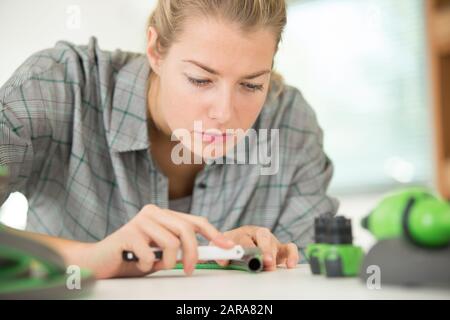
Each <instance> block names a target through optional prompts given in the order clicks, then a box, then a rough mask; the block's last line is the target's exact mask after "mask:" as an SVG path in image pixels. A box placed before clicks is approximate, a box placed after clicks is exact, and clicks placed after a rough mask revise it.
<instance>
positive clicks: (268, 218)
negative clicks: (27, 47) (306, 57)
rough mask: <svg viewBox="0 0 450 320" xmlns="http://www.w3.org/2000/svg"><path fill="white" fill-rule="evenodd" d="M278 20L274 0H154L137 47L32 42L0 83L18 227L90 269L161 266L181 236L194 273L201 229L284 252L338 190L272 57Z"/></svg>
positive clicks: (215, 237) (272, 260)
mask: <svg viewBox="0 0 450 320" xmlns="http://www.w3.org/2000/svg"><path fill="white" fill-rule="evenodd" d="M285 24H286V8H285V1H284V0H264V1H261V0H227V1H218V0H217V1H213V0H195V1H192V0H160V1H159V2H158V4H157V7H156V9H155V11H154V12H153V13H152V15H151V17H150V19H149V25H148V33H147V40H148V45H147V50H146V55H142V54H135V53H129V52H122V51H119V50H117V51H115V52H106V51H102V50H100V49H99V47H98V45H97V41H96V39H95V38H92V39H91V40H90V42H89V44H88V45H87V46H75V45H73V44H70V43H68V42H58V43H57V44H56V46H55V47H54V48H52V49H48V50H43V51H41V52H38V53H35V54H33V55H32V56H31V57H30V58H29V59H27V61H26V62H25V63H24V64H23V65H22V66H20V67H19V69H18V70H17V71H16V72H15V73H14V74H13V76H12V77H11V79H9V80H8V82H7V83H6V84H4V86H3V87H2V88H1V90H0V130H1V131H0V134H1V137H0V150H1V153H0V165H4V166H7V167H8V168H9V172H10V184H9V187H8V192H7V193H6V194H5V195H2V197H1V198H0V203H3V201H4V200H5V199H6V198H7V196H8V194H9V193H10V192H13V191H16V190H17V191H21V192H22V193H24V194H25V196H26V197H27V198H28V200H29V212H28V220H27V231H20V232H24V233H26V234H28V235H30V236H32V237H35V238H37V239H39V240H41V241H44V242H46V243H47V244H49V245H51V246H52V247H54V248H55V249H56V250H58V251H59V252H61V254H62V255H63V257H64V258H65V260H66V262H67V263H68V264H76V265H79V266H82V267H87V268H90V269H92V270H93V271H94V273H95V275H96V276H97V277H98V278H109V277H118V276H137V275H144V274H148V273H151V272H155V271H158V270H161V269H168V268H172V267H173V266H174V265H175V263H176V253H177V250H178V249H182V250H183V264H184V270H185V273H186V274H191V273H192V272H193V270H194V268H195V264H196V263H197V251H196V247H197V246H198V245H199V244H201V243H202V242H204V241H209V242H210V243H211V244H213V245H216V246H219V247H222V248H230V247H231V246H233V245H234V244H241V245H243V246H258V247H260V248H261V250H262V251H263V253H264V267H265V270H274V269H276V266H277V265H279V264H284V265H286V266H287V267H288V268H293V267H295V266H296V264H297V263H298V261H299V259H300V258H302V259H304V257H303V256H302V254H301V253H302V252H303V251H302V250H303V248H304V247H305V246H306V245H307V244H308V243H310V242H311V241H312V233H313V231H312V224H313V219H314V217H316V216H318V215H321V214H324V213H335V212H336V210H337V201H336V200H335V199H333V198H330V197H328V196H327V195H326V189H327V186H328V184H329V181H330V179H331V176H332V172H333V167H332V164H331V162H330V160H329V159H328V158H327V156H326V155H325V153H324V151H323V147H322V131H321V129H320V128H319V126H318V124H317V121H316V117H315V114H314V112H313V111H312V109H311V108H310V107H309V106H308V104H307V103H306V102H305V100H304V99H303V97H302V95H301V94H300V92H299V91H298V90H297V89H295V88H293V87H290V86H287V85H284V84H283V82H282V81H281V78H280V77H279V76H277V74H275V72H274V71H273V70H272V67H273V61H274V56H275V54H276V52H277V49H278V44H279V42H280V39H281V35H282V31H283V28H284V26H285ZM264 130H265V131H266V133H267V132H270V134H265V135H264V134H260V133H265V132H264ZM242 131H243V132H244V133H249V132H252V133H254V134H249V135H248V136H245V139H244V138H243V135H239V134H238V132H242ZM252 137H253V139H251V138H252ZM255 139H256V140H255ZM180 146H182V148H181V149H180ZM242 146H244V148H243V149H242V148H241V147H242ZM238 149H239V150H244V156H245V157H244V159H253V160H255V159H256V160H257V161H253V162H252V161H243V162H242V161H228V160H230V159H231V160H236V158H238V160H239V159H241V160H242V157H239V155H242V152H241V153H237V152H236V153H234V151H235V150H238ZM230 154H231V156H230ZM269 154H270V157H269ZM255 155H256V157H255ZM225 159H228V160H227V161H224V160H225ZM220 160H221V161H220ZM268 167H269V168H268ZM265 169H268V170H265ZM219 230H220V231H219ZM18 232H19V231H18ZM150 246H152V247H154V246H157V247H161V248H162V249H163V251H164V252H163V259H162V260H161V261H155V257H154V254H153V251H152V250H151V249H150ZM123 250H130V251H133V252H134V253H135V254H136V255H137V256H138V258H139V261H138V262H137V263H127V262H123V261H122V259H121V253H122V251H123ZM299 251H300V256H299ZM219 263H222V264H226V261H220V262H219Z"/></svg>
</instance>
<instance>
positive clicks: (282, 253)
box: [278, 242, 299, 268]
mask: <svg viewBox="0 0 450 320" xmlns="http://www.w3.org/2000/svg"><path fill="white" fill-rule="evenodd" d="M278 256H279V259H280V260H283V261H285V263H286V266H287V267H288V268H294V267H295V266H296V265H297V264H298V261H299V254H298V248H297V245H295V244H294V243H292V242H291V243H288V244H281V245H280V246H279V251H278Z"/></svg>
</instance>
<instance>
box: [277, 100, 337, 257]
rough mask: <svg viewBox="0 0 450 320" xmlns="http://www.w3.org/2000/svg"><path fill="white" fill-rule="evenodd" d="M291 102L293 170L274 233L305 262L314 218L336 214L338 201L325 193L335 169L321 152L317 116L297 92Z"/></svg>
mask: <svg viewBox="0 0 450 320" xmlns="http://www.w3.org/2000/svg"><path fill="white" fill-rule="evenodd" d="M292 103H293V104H294V106H293V107H294V108H296V110H297V111H298V112H297V114H295V117H294V118H295V119H296V120H298V121H296V123H297V125H296V127H294V128H291V131H294V133H293V134H292V136H291V141H289V144H290V145H293V146H295V150H297V151H296V153H295V154H294V155H292V157H293V158H294V163H295V169H294V174H293V175H292V179H291V181H290V184H289V188H288V192H287V194H286V198H285V201H284V204H283V206H282V209H281V214H280V216H279V220H278V223H277V224H276V225H275V228H274V230H273V233H274V235H275V236H276V237H277V238H278V239H279V240H280V241H281V242H294V243H295V244H296V245H297V246H298V248H299V253H300V258H301V261H300V262H301V263H304V262H306V260H305V248H306V246H307V245H308V244H309V243H312V242H313V240H314V218H316V217H318V216H320V215H322V214H331V215H335V214H336V212H337V210H338V206H339V202H338V200H337V199H335V198H333V197H331V196H329V195H328V194H327V188H328V185H329V183H330V181H331V178H332V176H333V171H334V166H333V163H332V162H331V160H330V158H329V157H328V156H327V155H326V153H325V151H324V148H323V131H322V129H321V128H320V127H319V124H318V122H317V118H316V115H315V113H314V111H313V110H312V108H311V107H310V106H309V105H308V103H307V102H306V101H305V100H304V99H303V96H302V95H301V93H300V92H297V94H296V95H295V98H294V100H293V102H292ZM291 116H292V115H291ZM294 140H295V141H294Z"/></svg>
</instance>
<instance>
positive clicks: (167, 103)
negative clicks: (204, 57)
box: [161, 78, 202, 130]
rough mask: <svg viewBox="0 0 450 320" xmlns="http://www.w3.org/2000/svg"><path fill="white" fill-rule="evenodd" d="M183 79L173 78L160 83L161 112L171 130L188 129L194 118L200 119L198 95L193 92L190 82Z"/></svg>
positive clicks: (191, 125)
mask: <svg viewBox="0 0 450 320" xmlns="http://www.w3.org/2000/svg"><path fill="white" fill-rule="evenodd" d="M168 80H169V79H168ZM183 80H184V79H177V78H174V79H170V80H169V81H166V83H164V84H163V85H162V88H164V89H163V92H162V93H161V95H162V99H161V100H163V101H162V102H161V105H162V106H164V107H163V108H162V111H161V112H162V114H163V115H164V118H165V119H166V122H167V124H168V126H169V128H170V129H171V130H174V129H177V128H185V129H190V128H192V127H193V123H194V120H197V119H201V113H202V111H201V109H202V108H201V105H202V102H201V101H200V100H199V99H200V95H196V94H193V92H192V88H190V84H189V83H187V81H183Z"/></svg>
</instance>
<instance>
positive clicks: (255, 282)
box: [88, 265, 450, 300]
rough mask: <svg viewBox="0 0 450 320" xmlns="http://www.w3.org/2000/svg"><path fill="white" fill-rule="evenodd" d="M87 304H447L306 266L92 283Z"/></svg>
mask: <svg viewBox="0 0 450 320" xmlns="http://www.w3.org/2000/svg"><path fill="white" fill-rule="evenodd" d="M88 298H90V299H150V300H174V299H179V300H185V299H192V300H197V299H203V300H210V299H212V300H230V299H236V300H239V299H249V300H252V299H262V300H266V299H275V300H279V299H283V300H285V299H450V290H449V289H444V288H410V287H403V286H387V285H382V286H381V289H378V290H377V289H368V288H367V286H366V285H365V283H364V282H363V281H362V280H360V279H359V278H334V279H330V278H325V277H323V276H313V275H311V273H310V270H309V266H308V265H298V266H297V268H295V269H289V270H288V269H285V268H279V269H278V270H277V271H273V272H262V273H258V274H252V273H247V272H243V271H236V270H195V271H194V274H193V275H192V276H190V277H186V276H185V275H184V273H183V271H182V270H167V271H160V272H157V273H155V274H152V275H150V276H148V277H145V278H125V279H108V280H99V281H97V283H96V285H95V287H94V289H93V292H92V294H91V295H90V296H89V297H88Z"/></svg>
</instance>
